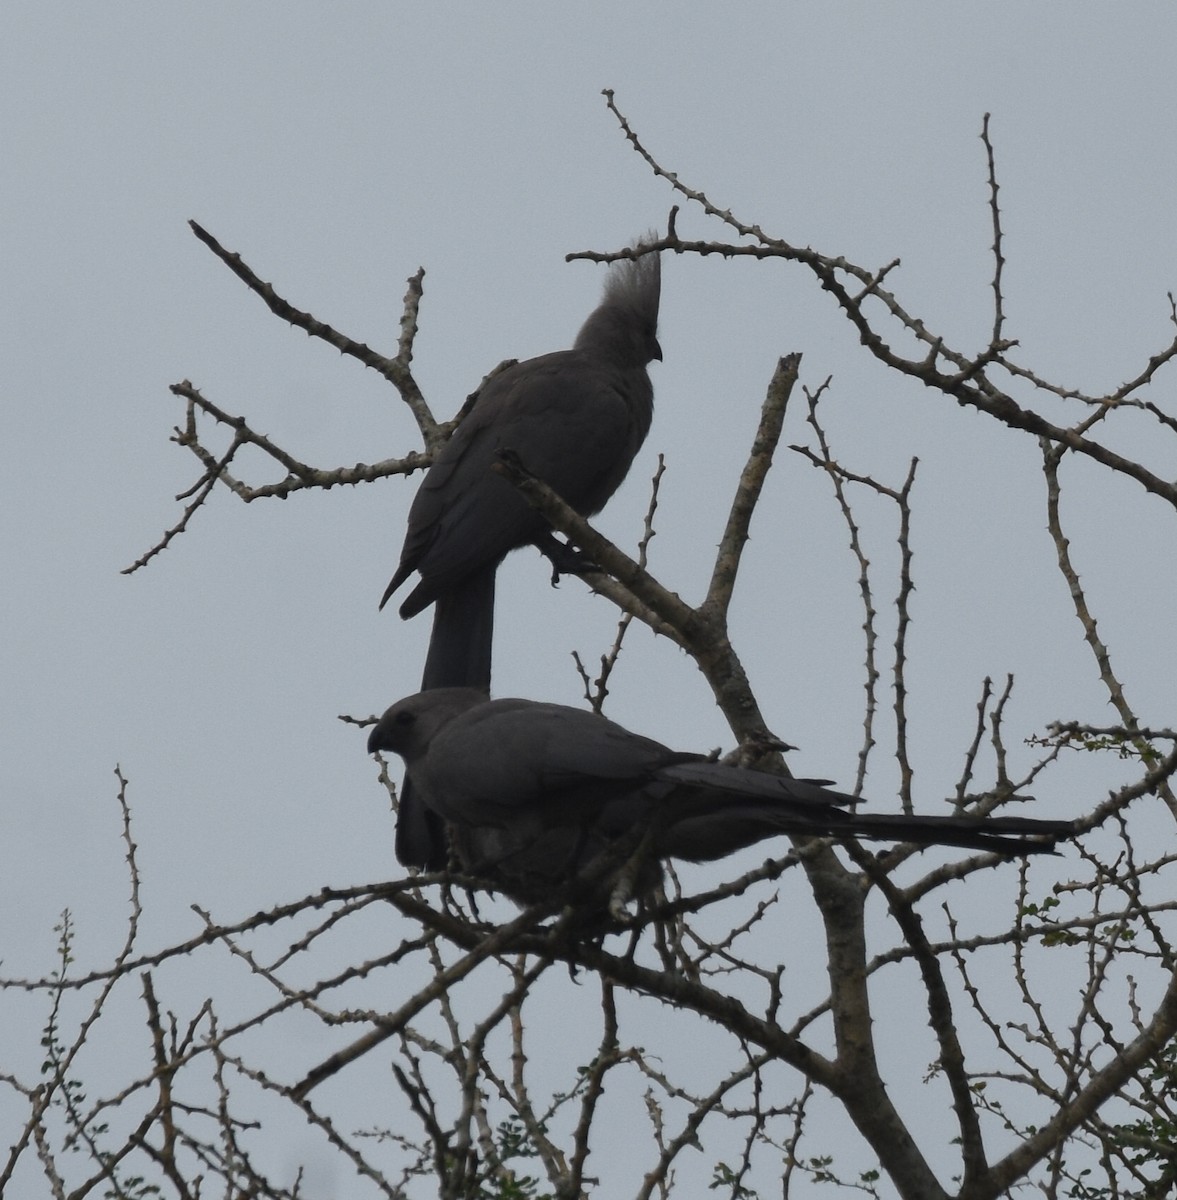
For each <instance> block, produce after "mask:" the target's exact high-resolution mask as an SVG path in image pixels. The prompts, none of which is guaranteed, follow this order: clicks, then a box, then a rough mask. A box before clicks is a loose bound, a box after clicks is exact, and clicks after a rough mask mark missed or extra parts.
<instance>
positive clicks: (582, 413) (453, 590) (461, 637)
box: [380, 245, 662, 868]
mask: <svg viewBox="0 0 1177 1200" xmlns="http://www.w3.org/2000/svg"><path fill="white" fill-rule="evenodd" d="M638 249H640V245H639V247H638ZM660 292H661V271H660V264H659V258H658V255H657V254H646V255H643V256H642V257H640V258H634V259H623V260H620V261H618V262H616V263H614V264H613V265H612V266H611V267H610V268H609V273H608V275H607V276H606V279H605V290H604V295H603V297H602V299H601V302H600V304H599V305H598V306H597V307H596V309H594V310H593V312H592V313H591V314H590V316H589V318H588V319H587V320H586V321H585V323H584V325H583V326H582V327H581V329H580V332H579V334H578V335H577V337H576V341H575V343H574V344H573V346H572V349H571V350H560V351H557V352H556V353H554V354H545V355H542V356H541V357H539V358H532V359H528V360H527V361H526V362H521V363H516V364H514V365H513V366H511V367H509V368H507V369H506V370H504V371H502V372H500V373H499V374H498V375H495V376H493V377H492V378H491V379H490V380H489V382H487V384H486V385H485V387H484V388H483V389H482V392H481V393H480V394H479V396H478V398H477V400H476V401H475V403H474V406H473V408H472V409H471V410H470V412H469V414H468V415H467V416H466V418H465V419H464V420H463V421H462V422H461V424H460V425H459V426H458V427H457V429H456V430H455V431H454V433H453V436H452V437H451V438H450V440H449V441H448V442H447V443H446V444H445V445H444V446H443V447H442V448H441V450H440V451H439V452H438V454H437V457H436V458H435V459H434V461H433V463H432V465H431V466H430V468H429V470H428V472H427V473H426V475H425V478H424V480H423V481H422V483H421V486H420V488H419V490H418V492H417V495H416V497H415V498H414V500H413V504H412V508H411V509H410V511H409V523H408V532H407V534H406V536H405V543H404V548H403V550H402V551H401V558H400V565H399V566H398V567H397V570H396V573H395V574H394V575H393V577H392V581H391V582H390V583H389V585H388V588H387V589H386V591H385V593H384V597H383V599H382V600H381V601H380V607H381V608H383V607H384V605H385V604H386V603H387V602H388V599H389V598H390V597H391V596H392V594H393V593H394V592H395V591H396V590H397V589H398V588H399V587H400V586H401V585H402V584H403V583H404V582H405V581H406V580H407V579H408V578H409V576H410V575H412V574H413V573H414V572H416V573H417V574H418V576H419V580H418V582H417V585H416V586H415V587H414V588H413V590H412V591H411V592H410V593H409V595H408V597H407V599H406V600H405V601H404V603H403V604H402V605H401V607H400V615H401V616H402V617H406V618H407V617H411V616H414V615H415V614H417V613H419V612H421V611H422V610H423V609H425V608H427V607H428V606H429V605H430V604H433V605H434V614H433V630H432V633H431V635H430V639H429V650H428V654H427V656H426V660H425V672H424V676H423V678H422V680H421V687H422V690H427V689H431V688H438V687H474V688H478V689H480V690H482V691H483V692H487V693H488V692H489V690H490V671H491V645H492V635H493V630H494V596H495V572H496V571H497V569H498V565H499V563H500V562H502V560H503V558H504V557H505V556H506V555H507V554H508V553H509V552H510V551H511V550H514V549H515V548H517V547H519V546H525V545H528V544H535V545H540V546H541V547H543V548H546V549H547V550H548V551H549V553H551V552H554V550H555V549H556V548H558V543H556V541H555V539H554V538H553V536H552V534H551V530H550V528H549V527H548V525H547V523H546V522H545V521H544V519H543V518H542V517H541V516H539V514H538V513H536V512H535V510H534V509H532V508H531V507H530V506H529V505H528V504H527V502H526V501H525V500H524V499H523V497H522V496H521V495H520V494H519V492H518V491H517V490H516V489H515V488H514V487H513V486H512V485H511V484H510V483H509V482H507V480H505V479H504V478H502V477H501V476H500V475H498V474H497V473H496V472H494V471H492V470H491V468H492V466H493V465H494V464H495V462H497V461H498V458H499V455H500V453H501V452H502V451H504V450H510V451H514V453H515V454H516V455H517V456H518V457H519V459H520V460H521V462H522V463H523V465H524V466H525V467H526V468H527V469H528V470H529V471H530V472H531V473H532V474H534V475H537V476H538V477H539V478H540V479H542V480H544V482H545V483H547V484H548V485H549V486H550V487H552V488H553V489H554V490H555V491H556V492H557V493H559V495H560V496H562V497H563V499H564V500H566V501H567V502H568V503H569V504H571V505H572V507H573V508H575V509H576V510H577V511H578V512H579V513H581V514H582V515H583V516H592V515H593V514H594V513H596V512H598V511H599V510H600V509H601V508H602V507H603V506H604V504H605V502H606V501H607V500H608V499H609V497H610V496H612V495H613V493H614V492H615V491H616V490H617V488H618V486H619V485H620V483H621V481H622V480H623V479H624V478H625V476H626V473H627V472H628V471H629V468H630V464H631V463H632V462H633V459H634V456H635V455H636V454H637V452H638V450H639V448H640V447H641V445H642V442H643V441H644V440H645V437H646V434H647V433H648V432H649V429H650V421H651V418H652V416H653V405H654V391H653V387H652V385H651V383H650V377H649V375H648V374H647V370H646V368H647V366H648V365H649V363H650V362H651V361H652V360H653V359H661V357H662V350H661V348H660V347H659V345H658V337H657V330H658V303H659V298H660ZM396 849H397V857H398V858H399V859H400V860H401V862H403V863H406V864H408V865H413V866H421V867H434V868H436V867H439V866H443V865H444V863H445V844H444V839H443V837H442V835H441V830H440V826H439V825H438V823H437V822H436V820H433V819H431V817H430V815H429V814H428V813H426V812H422V811H421V809H420V806H419V805H418V804H417V803H416V800H415V798H414V797H413V795H412V789H411V788H410V789H409V790H408V792H407V793H406V792H402V796H401V811H400V816H399V818H398V823H397V847H396Z"/></svg>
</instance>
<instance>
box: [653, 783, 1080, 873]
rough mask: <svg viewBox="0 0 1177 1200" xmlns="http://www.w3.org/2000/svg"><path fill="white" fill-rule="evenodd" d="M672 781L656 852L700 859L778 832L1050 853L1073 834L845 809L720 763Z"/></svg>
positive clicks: (840, 796)
mask: <svg viewBox="0 0 1177 1200" xmlns="http://www.w3.org/2000/svg"><path fill="white" fill-rule="evenodd" d="M662 778H663V779H664V780H665V781H666V782H668V783H672V784H673V785H674V786H672V788H671V790H670V791H669V793H668V794H667V795H666V797H665V798H664V800H663V805H664V807H663V808H662V811H661V813H660V814H659V818H658V819H659V821H660V823H661V825H662V828H661V830H660V833H659V837H658V844H659V847H660V849H661V851H662V852H663V853H665V854H667V855H669V856H670V857H672V858H684V859H687V860H688V861H692V862H708V861H711V860H713V859H716V858H721V857H723V856H724V855H725V854H730V853H731V852H732V851H733V850H737V849H740V848H741V847H743V846H750V845H752V844H754V843H755V842H759V841H762V840H763V839H765V838H769V837H774V836H778V835H780V834H787V833H791V834H797V835H801V836H806V835H808V836H813V837H821V836H827V837H859V838H869V839H872V840H882V841H893V842H915V843H917V844H919V845H922V846H961V847H964V848H966V849H969V850H988V851H992V852H993V853H995V854H1012V855H1022V854H1042V853H1050V852H1051V851H1052V850H1053V849H1054V844H1055V842H1056V841H1058V840H1059V839H1060V838H1064V837H1068V836H1070V835H1071V834H1073V832H1074V827H1073V825H1072V823H1071V822H1070V821H1048V820H1038V819H1036V818H1033V817H1005V816H996V817H947V816H944V817H917V816H908V815H906V814H904V813H858V812H848V811H846V807H847V805H848V804H850V803H854V800H853V798H852V797H850V796H847V795H845V794H844V793H842V792H835V791H831V790H830V789H828V788H824V787H822V786H820V785H819V784H816V783H814V782H813V781H810V780H801V779H785V778H781V777H780V776H776V775H769V774H766V773H762V772H757V771H747V770H740V769H739V768H733V767H728V766H725V765H723V764H721V763H685V764H681V765H675V766H673V767H669V768H666V769H665V770H664V771H663V772H662Z"/></svg>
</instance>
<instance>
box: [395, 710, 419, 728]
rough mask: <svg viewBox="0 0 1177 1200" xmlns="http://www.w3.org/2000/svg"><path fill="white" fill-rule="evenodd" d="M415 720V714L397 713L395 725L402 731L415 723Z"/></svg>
mask: <svg viewBox="0 0 1177 1200" xmlns="http://www.w3.org/2000/svg"><path fill="white" fill-rule="evenodd" d="M416 719H417V714H416V713H411V712H407V711H406V712H398V713H397V714H396V723H397V724H398V725H399V726H401V728H402V729H403V728H405V727H406V726H409V725H412V724H413V722H414V721H416Z"/></svg>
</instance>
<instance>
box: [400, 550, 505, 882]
mask: <svg viewBox="0 0 1177 1200" xmlns="http://www.w3.org/2000/svg"><path fill="white" fill-rule="evenodd" d="M496 567H497V564H492V565H491V566H489V567H486V568H484V569H483V570H481V571H479V572H478V573H477V574H475V575H472V576H470V577H469V578H468V579H467V580H466V581H465V582H464V583H462V584H461V585H460V586H458V587H456V588H451V589H450V590H449V591H448V592H446V593H445V594H444V595H442V596H440V597H439V598H438V600H437V601H436V603H435V605H434V609H433V632H432V633H431V634H430V635H429V650H428V652H427V653H426V655H425V672H424V675H423V676H422V678H421V690H422V691H423V692H425V691H431V690H432V689H434V688H442V687H473V688H478V689H479V690H480V691H483V692H486V693H487V694H488V695H489V694H490V663H491V644H492V641H493V637H494V607H495V568H496ZM396 857H397V859H398V861H399V862H401V863H402V864H403V865H404V866H406V867H420V868H422V869H423V870H426V871H440V870H441V869H442V868H443V867H445V865H446V861H447V858H448V851H447V847H446V836H445V826H444V823H443V822H442V820H441V818H440V817H438V816H437V814H436V813H434V812H432V811H430V810H429V809H428V808H426V807H425V805H424V804H422V803H421V801H420V800H419V799H418V798H417V796H416V794H415V792H414V790H413V785H412V783H411V782H410V781H409V779H408V778H406V779H405V781H404V784H403V785H402V786H401V793H400V808H399V811H398V813H397V821H396Z"/></svg>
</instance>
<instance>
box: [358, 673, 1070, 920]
mask: <svg viewBox="0 0 1177 1200" xmlns="http://www.w3.org/2000/svg"><path fill="white" fill-rule="evenodd" d="M368 749H369V751H373V752H374V751H378V750H380V751H384V750H391V751H393V752H394V753H396V754H399V755H400V756H401V757H402V758H403V759H404V761H405V768H406V775H407V778H408V779H410V780H411V781H412V783H413V785H414V787H415V789H416V791H417V794H418V795H419V797H420V798H421V800H422V801H423V802H424V803H425V804H426V805H427V806H428V807H429V808H430V809H431V810H432V811H433V812H435V813H436V814H437V815H438V816H440V817H441V818H443V819H444V820H445V821H446V822H447V823H448V826H449V832H450V837H451V844H452V849H453V852H454V855H455V857H456V858H457V860H458V862H459V864H460V865H461V866H462V867H463V868H464V869H465V870H468V871H470V872H472V873H475V874H482V875H486V876H488V877H489V878H492V879H493V880H494V881H495V882H496V883H497V884H498V885H499V886H500V887H501V888H502V890H503V891H505V892H507V893H508V894H509V895H512V896H515V897H516V898H519V899H523V900H531V899H535V898H539V897H543V896H545V895H546V894H549V893H550V892H551V891H552V890H553V888H555V887H558V886H559V885H561V884H563V883H564V882H566V881H567V880H568V879H569V878H571V877H572V876H574V875H575V874H577V873H578V872H579V871H581V870H583V869H584V868H586V867H587V866H588V865H589V864H590V863H591V862H592V861H593V860H594V859H596V858H597V857H598V856H599V855H600V854H601V853H602V852H603V851H605V850H607V849H609V848H610V847H611V846H613V845H615V844H618V843H622V842H623V841H624V840H625V839H627V838H630V837H631V835H641V834H646V835H647V837H648V846H649V849H650V856H649V857H650V860H651V861H650V863H649V864H648V868H649V869H645V870H643V872H642V877H641V878H642V885H641V886H644V887H652V886H653V885H654V884H655V883H656V882H657V879H658V869H657V861H658V860H661V859H669V858H679V859H685V860H687V861H690V862H711V861H714V860H715V859H719V858H723V857H724V856H726V855H728V854H731V853H733V852H734V851H736V850H739V849H742V848H743V847H745V846H750V845H752V844H754V843H755V842H758V841H761V840H763V839H764V838H768V837H774V836H777V835H780V834H796V835H801V836H806V835H808V836H823V835H832V836H835V837H864V838H872V839H885V840H891V841H899V842H903V841H906V842H915V843H918V844H921V845H950V846H963V847H966V848H969V849H974V850H990V851H994V852H996V853H998V854H1019V855H1020V854H1031V853H1037V852H1042V851H1049V850H1050V849H1052V847H1053V844H1054V842H1055V841H1056V840H1057V839H1058V838H1059V837H1062V836H1064V835H1065V834H1067V833H1070V832H1071V831H1072V827H1071V825H1070V823H1068V822H1062V821H1041V820H1034V819H1031V818H1025V817H988V818H968V817H915V816H907V815H905V814H899V813H895V814H889V813H881V814H869V813H857V812H849V811H847V808H848V807H849V806H851V805H853V804H855V803H856V801H855V800H854V798H853V797H851V796H848V795H845V794H844V793H841V792H836V791H832V790H830V789H828V788H826V787H824V786H822V785H821V784H820V783H819V782H815V781H812V780H803V779H787V778H783V777H781V776H779V775H770V774H767V773H765V772H763V771H753V770H748V769H746V768H741V767H736V766H729V765H727V764H724V763H718V762H712V761H710V760H708V759H706V758H704V757H703V756H702V755H698V754H691V753H685V752H680V751H675V750H671V749H669V748H668V747H666V746H664V745H662V744H661V743H660V742H656V741H653V740H652V739H650V738H646V737H642V736H640V735H639V734H636V733H631V732H630V731H629V730H627V729H624V728H623V727H622V726H620V725H617V724H615V723H614V722H612V721H608V720H606V719H605V718H604V717H599V716H597V715H595V714H594V713H591V712H587V711H585V710H583V709H576V708H567V707H565V706H563V705H560V704H541V703H537V702H535V701H532V700H507V699H504V700H488V699H487V698H486V697H485V696H484V695H483V694H482V693H481V692H479V691H477V690H474V689H470V688H443V689H440V690H435V691H430V692H422V693H419V694H418V695H415V696H409V697H406V698H405V699H404V700H401V701H398V702H397V703H396V704H394V705H393V706H392V707H391V708H389V709H388V711H387V712H386V713H385V714H384V715H383V716H382V717H381V718H380V720H379V722H378V723H377V724H376V726H375V727H374V728H373V730H372V732H371V734H370V736H369V738H368Z"/></svg>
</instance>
